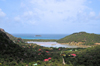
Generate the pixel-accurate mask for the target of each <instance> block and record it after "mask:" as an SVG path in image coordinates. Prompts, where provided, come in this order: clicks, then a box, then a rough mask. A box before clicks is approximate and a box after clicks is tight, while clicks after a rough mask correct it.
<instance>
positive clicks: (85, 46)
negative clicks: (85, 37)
mask: <svg viewBox="0 0 100 66" xmlns="http://www.w3.org/2000/svg"><path fill="white" fill-rule="evenodd" d="M60 44H67V45H70V46H78V47H81V48H88V47H92V46H89V45H82V44H78V43H76V44H75V43H74V44H73V43H71V44H70V43H60Z"/></svg>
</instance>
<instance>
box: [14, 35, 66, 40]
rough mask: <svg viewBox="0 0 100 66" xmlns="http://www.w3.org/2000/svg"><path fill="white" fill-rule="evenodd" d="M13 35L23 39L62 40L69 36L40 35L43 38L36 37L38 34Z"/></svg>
mask: <svg viewBox="0 0 100 66" xmlns="http://www.w3.org/2000/svg"><path fill="white" fill-rule="evenodd" d="M12 35H13V36H15V37H18V38H22V39H61V38H64V37H65V36H68V34H39V35H41V36H36V34H12ZM37 35H38V34H37Z"/></svg>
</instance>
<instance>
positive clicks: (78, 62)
mask: <svg viewBox="0 0 100 66" xmlns="http://www.w3.org/2000/svg"><path fill="white" fill-rule="evenodd" d="M76 50H77V51H76ZM61 52H62V54H63V53H65V54H66V55H68V54H72V53H75V54H76V57H75V58H71V57H68V58H66V57H65V58H64V59H65V62H66V65H63V63H62V56H61ZM47 58H51V59H49V61H44V59H47ZM99 58H100V46H95V47H91V48H87V49H85V48H73V49H72V48H62V47H59V48H53V47H50V48H47V47H42V46H38V45H36V44H27V43H24V42H21V39H19V41H18V42H15V43H14V42H13V41H12V40H11V39H10V38H9V37H8V36H7V35H6V34H5V33H4V32H2V31H0V66H36V65H37V66H100V63H99V62H100V59H99Z"/></svg>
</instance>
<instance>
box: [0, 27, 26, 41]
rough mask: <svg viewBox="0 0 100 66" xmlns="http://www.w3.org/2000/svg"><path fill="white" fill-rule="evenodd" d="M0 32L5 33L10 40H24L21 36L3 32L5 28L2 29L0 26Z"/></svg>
mask: <svg viewBox="0 0 100 66" xmlns="http://www.w3.org/2000/svg"><path fill="white" fill-rule="evenodd" d="M0 32H2V33H5V34H6V36H7V37H8V38H9V39H10V40H12V41H13V42H14V43H19V42H24V40H22V39H21V38H17V37H14V36H13V35H11V34H9V33H7V32H5V30H4V29H2V28H0Z"/></svg>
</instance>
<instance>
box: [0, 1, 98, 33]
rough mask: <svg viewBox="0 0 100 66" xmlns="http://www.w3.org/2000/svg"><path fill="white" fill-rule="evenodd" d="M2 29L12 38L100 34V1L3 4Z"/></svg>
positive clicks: (0, 16) (0, 12)
mask: <svg viewBox="0 0 100 66" xmlns="http://www.w3.org/2000/svg"><path fill="white" fill-rule="evenodd" d="M0 28H3V29H4V30H5V31H6V32H8V33H11V34H14V33H16V34H18V33H19V34H71V33H74V32H80V31H85V32H88V33H97V34H100V0H0Z"/></svg>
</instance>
